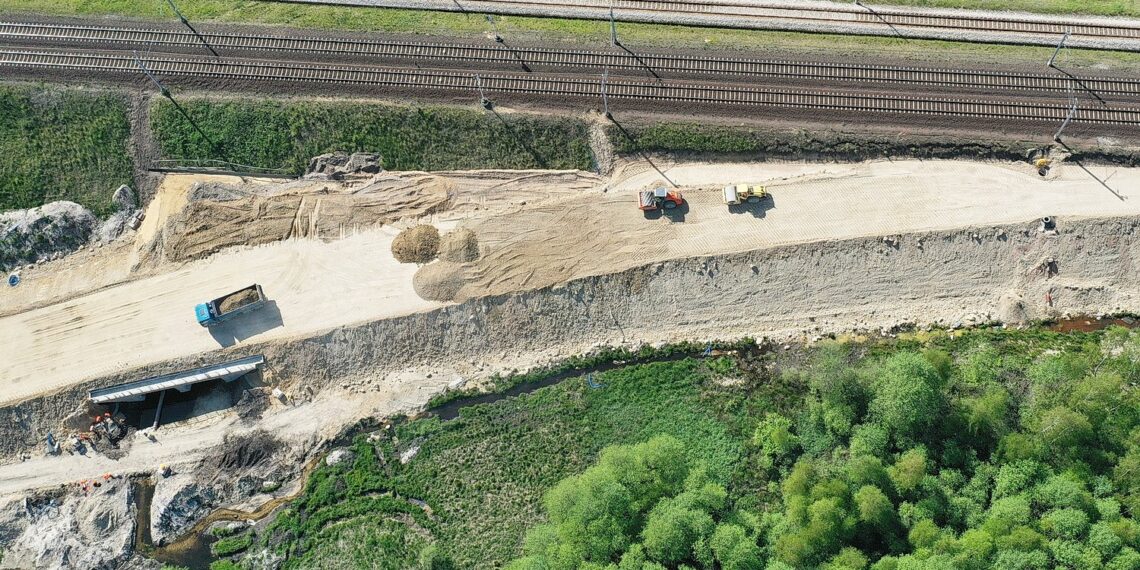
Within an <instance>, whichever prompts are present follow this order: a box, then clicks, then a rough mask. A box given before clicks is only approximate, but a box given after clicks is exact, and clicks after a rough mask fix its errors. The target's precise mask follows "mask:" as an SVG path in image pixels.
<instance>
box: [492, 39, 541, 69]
mask: <svg viewBox="0 0 1140 570" xmlns="http://www.w3.org/2000/svg"><path fill="white" fill-rule="evenodd" d="M495 41H496V42H497V43H499V44H501V45H502V46H503V49H505V50H507V51H509V52H510V53H511V55H513V56H514V57H515V61H518V62H519V66H520V67H522V70H523V71H525V72H527V73H534V70H533V69H531V68H530V65H527V62H526V60H525V59H523V57H522V55H521V54H520V53H519V51H518V50H517V49H515V48H513V47H511V44H508V43H507V40H504V39H503V38H502V37H501V36H495Z"/></svg>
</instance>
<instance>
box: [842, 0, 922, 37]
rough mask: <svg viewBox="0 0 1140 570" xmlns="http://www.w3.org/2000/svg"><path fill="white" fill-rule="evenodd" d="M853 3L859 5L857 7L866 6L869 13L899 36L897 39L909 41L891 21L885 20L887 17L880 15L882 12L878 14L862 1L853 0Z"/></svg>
mask: <svg viewBox="0 0 1140 570" xmlns="http://www.w3.org/2000/svg"><path fill="white" fill-rule="evenodd" d="M855 5H856V6H859V7H861V8H866V9H867V11H868V12H870V13H871V15H873V16H875V17H876V18H878V19H879V21H880V22H882V23H884V24H886V25H887V27H888V28H890V29H891V31H892V32H894V33H895V35H896V36H898V38H899V39H901V40H902V41H904V42H906V41H910V40H908V39H907V37H906V36H904V35H902V32H900V31H899V29H898V28H896V27H895V25H894V24H892V23H890V22H888V21H887V19H886V18H884V17H883V16H882V14H879V13H878V12H876V11H875V9H874V8H872V7H870V6H868V5H866V4H864V3H862V2H860V1H859V0H855Z"/></svg>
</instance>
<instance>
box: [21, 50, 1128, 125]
mask: <svg viewBox="0 0 1140 570" xmlns="http://www.w3.org/2000/svg"><path fill="white" fill-rule="evenodd" d="M146 64H147V67H148V68H149V69H150V71H151V72H152V73H155V74H157V75H161V76H164V77H183V78H195V79H219V80H240V81H284V82H306V83H315V84H340V85H353V86H364V87H394V88H411V89H433V90H449V91H467V92H472V93H474V92H475V91H476V90H477V85H476V79H475V75H474V74H471V73H466V72H456V71H446V70H409V69H396V68H384V67H373V66H344V65H329V64H312V63H310V64H300V63H275V62H264V61H255V60H217V59H212V58H171V57H148V58H147V59H146ZM136 65H137V64H136V62H135V60H134V58H133V57H129V56H125V55H116V54H90V53H70V52H35V51H21V50H0V68H4V67H6V68H24V69H39V70H44V69H51V70H61V71H63V70H66V71H89V72H104V73H106V72H111V73H118V74H130V75H133V74H136V73H138V69H137V67H136ZM480 77H481V79H482V81H481V83H482V86H483V88H484V89H485V90H487V91H488V92H491V93H510V94H520V95H532V96H542V97H574V98H590V99H598V98H599V97H600V82H599V81H594V80H588V79H582V78H581V77H566V76H557V75H552V76H536V75H534V74H518V73H498V72H496V73H483V74H481V75H480ZM606 92H607V95H608V97H609V98H611V99H618V100H620V99H626V100H638V101H647V102H662V103H695V104H708V105H733V106H761V107H783V108H798V109H822V110H836V111H852V112H871V113H899V114H921V115H932V116H952V117H974V118H989V119H1004V120H1018V121H1050V122H1059V121H1061V120H1062V119H1064V118H1065V116H1066V115H1067V113H1068V111H1069V107H1068V105H1067V104H1065V103H1062V102H1055V103H1053V102H1017V101H990V100H977V99H956V98H947V97H917V96H914V97H912V96H904V95H870V94H861V93H851V92H841V91H833V90H819V89H786V88H766V87H763V88H749V87H746V86H726V85H709V84H701V83H696V82H672V81H640V80H631V79H618V80H612V79H611V81H609V82H607V86H606ZM1073 122H1079V123H1091V124H1106V125H1140V108H1133V107H1127V108H1125V107H1112V108H1106V107H1092V106H1089V107H1082V108H1080V109H1078V110H1077V112H1076V114H1075V115H1074V117H1073Z"/></svg>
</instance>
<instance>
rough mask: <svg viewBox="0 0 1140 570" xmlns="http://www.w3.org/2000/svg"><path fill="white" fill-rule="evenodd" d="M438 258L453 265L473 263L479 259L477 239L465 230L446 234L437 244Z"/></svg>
mask: <svg viewBox="0 0 1140 570" xmlns="http://www.w3.org/2000/svg"><path fill="white" fill-rule="evenodd" d="M439 258H440V259H442V260H443V261H451V262H453V263H467V262H469V261H475V260H476V259H479V238H477V237H475V232H473V231H471V230H469V229H466V228H461V229H457V230H455V231H452V232H448V233H447V234H444V236H443V239H442V240H441V242H440V244H439Z"/></svg>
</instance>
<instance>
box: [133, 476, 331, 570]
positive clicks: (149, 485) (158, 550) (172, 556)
mask: <svg viewBox="0 0 1140 570" xmlns="http://www.w3.org/2000/svg"><path fill="white" fill-rule="evenodd" d="M321 459H323V456H318V457H314V458H313V459H311V460H309V462H308V463H307V464H306V465H305V468H304V469H303V470H302V472H301V476H300V480H301V485H300V486H299V487H298V488H297V491H296V492H294V493H292V494H289V495H286V496H283V497H276V498H274V499H270V500H269V501H267V502H266V503H265V504H263V505H261V506H260V507H258V508H257V509H256V510H253V511H249V512H246V511H236V510H233V509H215V510H213V511H211V512H210V514H208V515H206V517H205V518H203V519H202V520H200V521H198V522H197V523H195V524H194V526H192V527H190V529H189V530H187V531H186V532H185V533H183V534H182V537H181V538H179V539H178V540H176V541H174V542H172V543H170V544H168V545H166V546H155V544H154V542H153V540H152V538H151V535H150V509H151V502H152V500H153V499H154V482H153V481H151V479H150V478H149V477H147V478H140V479H137V480H136V481H135V483H134V484H135V497H136V504H135V506H136V507H137V510H138V515H137V518H136V520H135V523H136V527H135V548H136V549H137V550H138V551H139V553H140V554H142V555H143V556H146V557H148V558H153V559H155V560H158V561H159V562H162V563H164V564H170V565H173V566H184V567H186V568H189V569H190V570H208V569H209V567H210V563H211V562H213V561H214V555H213V554H211V553H210V545H212V544H213V543H215V542H217V540H218V539H217V538H216V537H214V536H213V535H212V534H210V533H208V532H206V531H207V530H209V528H210V526H211V525H213V524H214V523H216V522H229V521H249V520H252V521H259V520H261V519H264V518H265V517H267V516H269V515H270V514H272V513H273V512H274V511H276V510H277V508H278V507H281V506H282V505H285V504H286V503H289V502H291V501H292V500H293V499H296V498H297V497H298V496H300V495H301V492H302V491H304V489H305V481H307V480H308V478H309V474H310V473H312V472H313V469H315V468H316V466H317V465H318V464H319V463H320V460H321Z"/></svg>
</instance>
